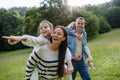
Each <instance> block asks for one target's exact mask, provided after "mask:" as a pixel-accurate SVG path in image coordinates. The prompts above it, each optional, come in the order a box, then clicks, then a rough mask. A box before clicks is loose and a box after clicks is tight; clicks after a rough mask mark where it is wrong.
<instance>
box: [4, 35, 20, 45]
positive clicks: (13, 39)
mask: <svg viewBox="0 0 120 80" xmlns="http://www.w3.org/2000/svg"><path fill="white" fill-rule="evenodd" d="M2 38H4V39H7V40H8V43H9V44H10V45H14V44H17V43H19V42H20V41H21V39H20V37H18V36H2Z"/></svg>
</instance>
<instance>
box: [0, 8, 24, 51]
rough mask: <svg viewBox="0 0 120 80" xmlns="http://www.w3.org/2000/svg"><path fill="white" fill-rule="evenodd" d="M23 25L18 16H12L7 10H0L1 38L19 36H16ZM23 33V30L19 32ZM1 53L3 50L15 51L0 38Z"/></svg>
mask: <svg viewBox="0 0 120 80" xmlns="http://www.w3.org/2000/svg"><path fill="white" fill-rule="evenodd" d="M20 24H22V22H21V20H19V18H17V17H16V16H14V15H12V14H11V13H10V12H9V11H7V10H5V9H0V37H1V36H3V35H6V36H9V35H19V34H16V32H17V29H18V27H20V26H19V25H20ZM19 32H21V30H19ZM0 45H1V46H0V51H1V50H10V49H13V48H14V49H15V47H11V46H10V45H8V43H7V42H6V40H3V39H1V38H0ZM18 47H19V46H18Z"/></svg>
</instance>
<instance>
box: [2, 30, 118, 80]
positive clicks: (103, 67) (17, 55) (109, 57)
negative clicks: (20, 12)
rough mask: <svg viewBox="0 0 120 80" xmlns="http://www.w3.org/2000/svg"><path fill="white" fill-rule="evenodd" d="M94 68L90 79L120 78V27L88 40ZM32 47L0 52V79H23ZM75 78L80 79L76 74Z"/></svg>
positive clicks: (106, 79)
mask: <svg viewBox="0 0 120 80" xmlns="http://www.w3.org/2000/svg"><path fill="white" fill-rule="evenodd" d="M88 46H89V48H90V50H91V54H92V56H93V60H92V62H93V63H94V65H95V67H96V70H94V71H93V70H91V69H89V72H90V75H91V78H92V80H120V29H114V30H112V31H111V32H108V33H105V34H102V35H99V36H98V37H96V38H95V39H92V40H90V41H88ZM31 50H32V49H22V50H16V51H10V52H0V80H25V67H26V61H27V59H28V56H29V53H30V52H31ZM76 80H81V79H80V76H79V74H77V77H76Z"/></svg>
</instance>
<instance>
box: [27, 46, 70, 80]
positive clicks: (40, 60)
mask: <svg viewBox="0 0 120 80" xmlns="http://www.w3.org/2000/svg"><path fill="white" fill-rule="evenodd" d="M65 60H71V53H70V51H69V50H68V49H67V51H66V56H65ZM57 66H58V51H51V50H50V49H48V46H47V45H43V46H41V47H39V48H38V49H37V50H36V51H35V52H34V54H32V55H31V57H30V58H29V60H28V62H27V67H26V80H30V78H31V75H32V72H33V70H34V68H35V67H37V71H38V74H39V76H42V77H45V78H47V79H51V78H55V77H57V76H58V75H57Z"/></svg>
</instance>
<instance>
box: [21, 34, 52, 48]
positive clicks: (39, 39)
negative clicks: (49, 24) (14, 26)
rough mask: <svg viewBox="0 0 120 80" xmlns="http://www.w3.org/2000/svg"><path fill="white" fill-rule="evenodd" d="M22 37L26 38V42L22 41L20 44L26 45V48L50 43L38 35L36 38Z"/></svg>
mask: <svg viewBox="0 0 120 80" xmlns="http://www.w3.org/2000/svg"><path fill="white" fill-rule="evenodd" d="M24 37H26V38H27V40H26V41H22V43H23V44H24V45H27V46H31V47H33V46H35V45H40V46H41V45H44V44H47V43H50V41H49V40H48V39H47V38H45V37H43V36H42V35H39V36H38V37H35V36H30V35H24Z"/></svg>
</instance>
